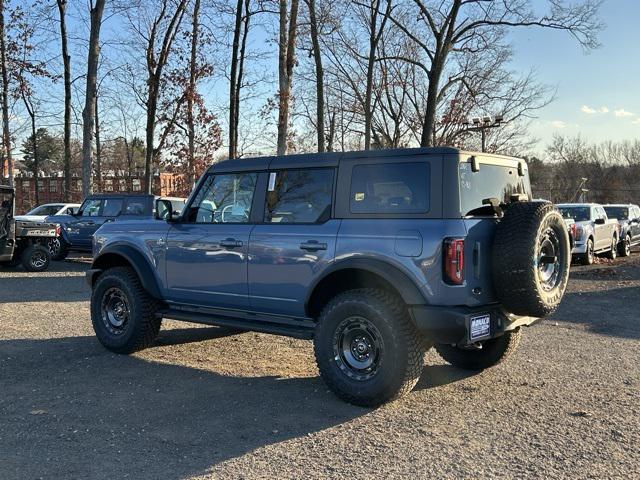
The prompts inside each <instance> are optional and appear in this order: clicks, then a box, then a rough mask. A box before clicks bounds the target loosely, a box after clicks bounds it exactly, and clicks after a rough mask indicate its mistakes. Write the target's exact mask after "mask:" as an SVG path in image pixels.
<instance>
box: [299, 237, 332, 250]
mask: <svg viewBox="0 0 640 480" xmlns="http://www.w3.org/2000/svg"><path fill="white" fill-rule="evenodd" d="M300 248H301V249H302V250H307V251H309V252H317V251H318V250H326V249H327V244H326V243H320V242H318V241H317V240H309V241H307V242H302V243H301V244H300Z"/></svg>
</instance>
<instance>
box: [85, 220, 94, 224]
mask: <svg viewBox="0 0 640 480" xmlns="http://www.w3.org/2000/svg"><path fill="white" fill-rule="evenodd" d="M95 224H96V222H93V221H90V222H85V225H95Z"/></svg>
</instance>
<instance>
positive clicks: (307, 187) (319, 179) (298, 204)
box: [264, 168, 334, 223]
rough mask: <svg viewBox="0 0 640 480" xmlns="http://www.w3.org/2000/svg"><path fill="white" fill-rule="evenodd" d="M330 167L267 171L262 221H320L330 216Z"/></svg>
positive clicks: (331, 176)
mask: <svg viewBox="0 0 640 480" xmlns="http://www.w3.org/2000/svg"><path fill="white" fill-rule="evenodd" d="M333 172H334V171H333V169H331V168H315V169H300V170H298V169H296V170H279V171H277V172H270V173H269V184H268V188H267V200H266V205H265V210H264V221H265V222H266V223H322V222H325V221H326V220H328V219H329V218H330V217H331V198H332V194H333Z"/></svg>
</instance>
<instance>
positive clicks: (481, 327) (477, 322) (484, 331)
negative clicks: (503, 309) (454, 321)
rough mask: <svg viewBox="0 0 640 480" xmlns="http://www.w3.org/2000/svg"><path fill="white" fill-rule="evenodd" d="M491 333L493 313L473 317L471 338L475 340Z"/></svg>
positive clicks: (470, 327)
mask: <svg viewBox="0 0 640 480" xmlns="http://www.w3.org/2000/svg"><path fill="white" fill-rule="evenodd" d="M490 335H491V315H489V314H488V313H485V314H483V315H477V316H475V317H471V319H470V321H469V340H471V341H472V342H475V341H477V340H479V339H482V338H485V337H488V336H490Z"/></svg>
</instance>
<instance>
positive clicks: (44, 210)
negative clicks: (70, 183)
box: [27, 205, 62, 216]
mask: <svg viewBox="0 0 640 480" xmlns="http://www.w3.org/2000/svg"><path fill="white" fill-rule="evenodd" d="M61 208H62V205H40V206H39V207H36V208H34V209H33V210H31V211H30V212H28V213H27V215H45V216H48V215H55V214H56V213H58V210H60V209H61Z"/></svg>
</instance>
